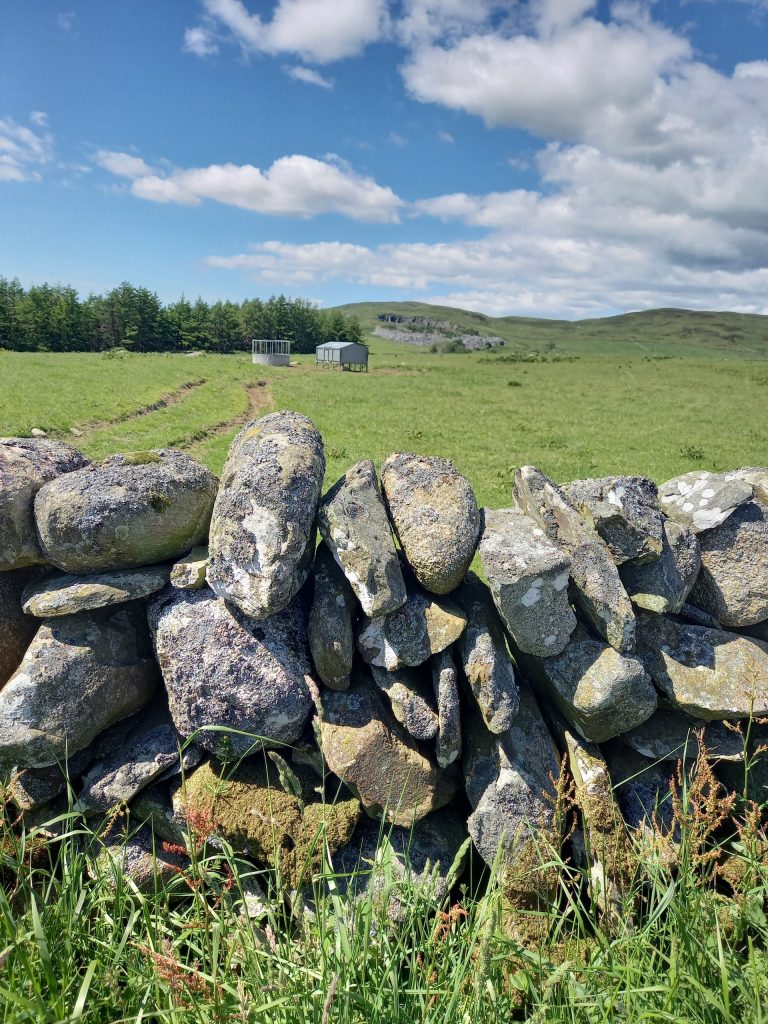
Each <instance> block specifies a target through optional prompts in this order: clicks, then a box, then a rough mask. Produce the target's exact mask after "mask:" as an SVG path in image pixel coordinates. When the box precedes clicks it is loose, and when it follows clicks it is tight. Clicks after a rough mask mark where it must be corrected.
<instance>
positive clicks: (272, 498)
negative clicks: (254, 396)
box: [208, 412, 325, 619]
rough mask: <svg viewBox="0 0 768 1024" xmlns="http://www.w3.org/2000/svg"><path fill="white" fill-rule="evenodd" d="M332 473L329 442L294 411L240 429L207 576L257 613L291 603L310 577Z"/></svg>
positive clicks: (219, 499) (224, 479)
mask: <svg viewBox="0 0 768 1024" xmlns="http://www.w3.org/2000/svg"><path fill="white" fill-rule="evenodd" d="M324 473H325V455H324V453H323V441H322V438H321V437H320V434H319V433H318V432H317V430H316V429H315V426H314V424H313V423H312V422H311V420H308V419H307V418H306V416H300V415H299V414H298V413H295V412H277V413H271V414H270V415H269V416H263V417H262V418H261V419H260V420H256V421H255V422H254V423H249V424H248V426H247V427H244V428H243V430H241V431H240V433H239V434H238V435H237V437H236V438H235V440H234V441H233V442H232V447H231V448H230V450H229V455H228V456H227V461H226V462H225V464H224V469H223V470H222V474H221V485H220V487H219V493H218V494H217V496H216V503H215V505H214V508H213V516H212V519H211V535H210V541H209V545H208V552H209V559H210V561H209V564H208V583H209V584H210V586H211V587H212V588H213V590H214V591H215V593H216V594H218V596H219V597H221V598H224V599H225V600H226V601H231V602H233V603H234V604H236V605H237V606H238V607H239V608H240V609H242V611H244V612H245V613H246V615H250V616H251V617H252V618H254V619H266V618H268V617H269V616H270V615H273V614H274V613H275V612H278V611H280V610H281V609H283V608H285V606H286V605H287V604H288V602H289V601H290V600H291V599H292V598H293V597H294V596H295V595H296V594H297V593H298V592H299V590H300V589H301V587H302V586H303V584H304V581H305V580H306V578H307V573H308V570H309V563H310V560H311V558H312V554H313V552H314V537H315V513H316V511H317V503H318V500H319V498H320V488H321V487H322V483H323V474H324Z"/></svg>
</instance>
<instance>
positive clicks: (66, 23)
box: [56, 11, 75, 32]
mask: <svg viewBox="0 0 768 1024" xmlns="http://www.w3.org/2000/svg"><path fill="white" fill-rule="evenodd" d="M56 24H57V25H58V27H59V28H60V29H61V31H62V32H71V31H72V30H73V28H74V25H75V12H74V11H59V13H58V14H57V15H56Z"/></svg>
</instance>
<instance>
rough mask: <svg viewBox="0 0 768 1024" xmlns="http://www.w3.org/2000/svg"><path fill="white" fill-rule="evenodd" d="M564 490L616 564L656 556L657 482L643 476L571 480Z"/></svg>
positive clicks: (659, 520)
mask: <svg viewBox="0 0 768 1024" xmlns="http://www.w3.org/2000/svg"><path fill="white" fill-rule="evenodd" d="M563 492H564V493H565V495H566V497H568V498H569V499H570V500H571V501H572V502H573V503H574V505H575V506H576V507H577V508H578V510H579V511H580V512H581V513H582V515H584V516H585V517H586V519H587V521H591V522H592V524H593V525H594V528H595V529H596V530H597V532H598V534H599V535H600V536H601V537H602V538H603V540H604V541H605V543H606V544H607V545H608V548H609V549H610V552H611V554H612V555H613V558H614V561H615V562H616V564H617V565H621V564H622V563H624V562H629V561H634V562H648V561H653V560H654V559H656V558H658V557H659V555H660V554H661V545H662V516H661V512H660V511H659V495H658V490H657V488H656V484H654V483H653V481H651V480H648V479H647V478H646V477H643V476H609V477H600V478H598V479H589V480H574V481H573V483H569V484H563Z"/></svg>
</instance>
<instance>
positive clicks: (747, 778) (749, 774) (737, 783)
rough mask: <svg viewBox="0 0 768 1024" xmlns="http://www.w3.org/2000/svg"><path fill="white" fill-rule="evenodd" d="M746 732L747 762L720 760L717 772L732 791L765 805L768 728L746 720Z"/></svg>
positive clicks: (717, 764)
mask: <svg viewBox="0 0 768 1024" xmlns="http://www.w3.org/2000/svg"><path fill="white" fill-rule="evenodd" d="M743 733H744V735H743V736H742V737H740V738H741V742H742V743H743V745H744V748H745V749H746V754H747V762H746V764H738V763H736V762H734V761H725V760H720V761H717V762H716V763H715V772H716V774H717V776H718V778H719V779H720V781H721V782H722V783H723V785H725V786H727V788H728V789H729V790H735V791H736V792H737V793H739V794H740V795H743V796H744V797H745V798H746V799H747V800H754V802H755V803H756V804H762V805H763V807H764V806H765V803H766V801H767V800H768V728H766V726H765V724H763V725H759V724H758V723H757V722H750V723H746V722H745V723H744V726H743ZM745 769H748V770H746V771H745ZM766 852H768V851H766Z"/></svg>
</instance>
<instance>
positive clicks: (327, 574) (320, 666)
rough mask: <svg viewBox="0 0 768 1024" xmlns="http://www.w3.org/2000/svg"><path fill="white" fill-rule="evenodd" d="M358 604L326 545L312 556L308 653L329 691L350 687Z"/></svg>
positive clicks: (322, 545) (321, 546) (320, 547)
mask: <svg viewBox="0 0 768 1024" xmlns="http://www.w3.org/2000/svg"><path fill="white" fill-rule="evenodd" d="M356 612H357V602H356V601H355V595H354V594H353V592H352V588H351V587H350V585H349V583H348V582H347V579H346V577H345V576H344V573H343V572H342V571H341V569H340V568H339V566H338V565H337V564H336V562H335V561H334V559H333V555H332V554H331V552H330V551H329V550H328V548H327V547H326V545H325V544H321V545H320V546H319V547H318V549H317V554H316V555H315V591H314V598H313V601H312V610H311V612H310V615H309V649H310V651H311V652H312V661H313V662H314V665H315V669H316V670H317V674H318V675H319V676H320V678H321V679H322V681H323V682H324V683H325V685H326V686H327V687H329V688H330V689H331V690H346V689H347V687H348V686H349V680H350V673H351V672H352V661H353V659H354V657H355V633H354V622H355V617H356Z"/></svg>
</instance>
